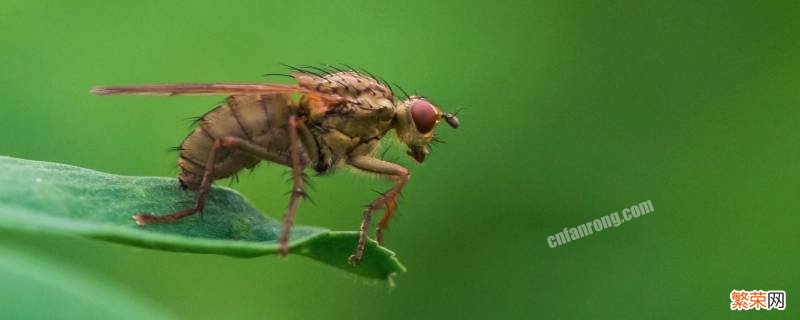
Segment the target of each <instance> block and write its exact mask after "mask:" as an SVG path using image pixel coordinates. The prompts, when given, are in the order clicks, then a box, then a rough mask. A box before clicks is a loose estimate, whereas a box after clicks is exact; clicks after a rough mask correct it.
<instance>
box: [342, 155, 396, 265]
mask: <svg viewBox="0 0 800 320" xmlns="http://www.w3.org/2000/svg"><path fill="white" fill-rule="evenodd" d="M348 164H350V165H351V166H353V167H355V168H358V169H361V170H364V171H367V172H372V173H378V174H382V175H385V176H387V177H388V178H390V179H392V180H393V181H394V186H392V188H391V189H389V190H388V191H386V192H385V193H383V194H381V195H380V196H379V197H378V198H376V199H375V200H374V201H372V203H370V204H369V206H367V208H366V209H364V219H363V220H362V221H361V231H360V234H359V238H358V246H357V247H356V251H355V253H354V254H353V255H352V256H350V263H351V264H354V265H356V264H358V263H360V262H361V258H362V257H363V256H364V247H365V245H366V242H367V233H368V231H369V225H370V220H371V219H372V213H373V212H374V211H375V210H377V209H380V208H381V207H384V206H385V207H386V212H385V214H384V218H383V220H381V223H380V226H379V228H378V232H377V233H378V237H379V239H380V240H381V241H380V242H382V240H383V230H384V229H385V228H386V226H387V225H388V223H389V219H391V217H392V215H394V209H395V208H396V201H397V196H398V195H399V194H400V190H402V189H403V186H405V184H406V182H408V179H410V178H411V175H410V174H409V172H408V169H406V168H404V167H403V166H401V165H398V164H395V163H392V162H387V161H383V160H380V159H376V158H373V157H370V156H353V157H351V158H350V159H349V160H348Z"/></svg>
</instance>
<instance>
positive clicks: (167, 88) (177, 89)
mask: <svg viewBox="0 0 800 320" xmlns="http://www.w3.org/2000/svg"><path fill="white" fill-rule="evenodd" d="M92 93H93V94H96V95H114V94H129V95H151V96H177V95H253V94H255V95H257V94H279V93H300V94H304V95H308V96H312V97H316V98H319V99H320V100H322V101H325V102H328V103H336V102H340V101H342V100H343V98H342V97H340V96H338V95H334V94H325V93H321V92H318V91H313V90H309V89H306V88H301V87H299V86H296V85H289V84H278V83H269V84H264V83H187V84H155V85H137V86H105V87H104V86H100V87H94V88H92Z"/></svg>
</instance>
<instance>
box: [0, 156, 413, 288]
mask: <svg viewBox="0 0 800 320" xmlns="http://www.w3.org/2000/svg"><path fill="white" fill-rule="evenodd" d="M0 172H2V174H0V227H5V228H14V229H21V230H27V231H38V232H51V233H67V234H78V235H82V236H87V237H90V238H95V239H102V240H107V241H113V242H118V243H124V244H129V245H134V246H140V247H146V248H152V249H159V250H167V251H179V252H193V253H212V254H221V255H228V256H236V257H254V256H261V255H268V254H274V253H277V251H278V244H277V239H278V235H279V234H280V230H281V228H282V225H281V223H279V222H278V221H276V220H273V219H271V218H268V217H266V216H265V215H263V214H261V213H260V212H259V211H258V210H257V209H256V208H254V207H253V205H252V204H251V203H250V202H249V201H247V200H246V199H244V198H243V197H242V195H240V194H239V193H237V192H236V191H234V190H232V189H229V188H224V187H214V188H213V189H212V190H211V193H210V197H209V201H208V203H207V205H206V207H205V210H204V211H205V213H204V215H203V216H202V217H200V216H199V215H196V216H192V217H188V218H185V219H182V220H181V221H178V222H173V223H166V224H154V225H146V226H143V227H141V226H138V225H136V223H134V221H133V220H132V219H131V214H133V213H135V212H155V213H166V212H174V211H177V210H179V209H182V208H184V207H187V206H190V205H191V204H192V202H193V199H194V193H192V192H187V191H183V190H181V188H179V187H178V186H177V182H176V181H175V179H169V178H155V177H128V176H117V175H111V174H107V173H102V172H97V171H93V170H89V169H84V168H79V167H74V166H69V165H64V164H57V163H49V162H40V161H30V160H22V159H15V158H9V157H0ZM357 241H358V232H351V231H346V232H345V231H330V230H327V229H323V228H317V227H309V226H294V227H293V228H292V235H291V237H290V242H289V244H290V253H292V254H299V255H303V256H306V257H309V258H311V259H314V260H317V261H321V262H323V263H326V264H329V265H332V266H335V267H337V268H341V269H344V270H346V271H349V272H353V273H355V274H358V275H361V276H364V277H368V278H374V279H386V280H390V278H391V277H392V276H393V275H394V274H396V273H398V272H402V271H405V268H404V267H403V265H402V264H400V262H399V261H398V260H397V259H396V258H395V255H394V253H393V252H391V251H389V250H388V249H386V248H383V247H380V246H378V245H377V243H376V242H375V241H372V240H370V241H369V242H368V245H367V248H366V250H365V252H364V259H363V262H362V263H361V264H360V265H359V266H351V265H350V264H348V263H347V258H348V256H349V255H350V254H351V253H352V251H353V249H354V248H355V246H356V243H357Z"/></svg>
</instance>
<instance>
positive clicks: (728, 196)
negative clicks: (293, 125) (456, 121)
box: [0, 0, 800, 319]
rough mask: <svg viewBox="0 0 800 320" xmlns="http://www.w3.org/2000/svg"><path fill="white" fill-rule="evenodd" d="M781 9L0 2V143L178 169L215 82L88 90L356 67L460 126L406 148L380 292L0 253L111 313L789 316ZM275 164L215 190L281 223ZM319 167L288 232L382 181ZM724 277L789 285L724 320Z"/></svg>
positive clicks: (293, 263)
mask: <svg viewBox="0 0 800 320" xmlns="http://www.w3.org/2000/svg"><path fill="white" fill-rule="evenodd" d="M798 17H800V3H798V2H796V1H769V2H763V1H508V2H503V3H496V2H490V1H486V2H463V1H401V2H377V1H336V2H330V1H292V2H286V1H241V2H225V1H193V2H184V1H139V2H114V1H111V2H109V1H72V2H69V1H66V2H60V1H30V0H25V1H22V0H2V1H0V97H2V106H0V110H1V111H2V113H0V154H2V155H8V156H14V157H20V158H27V159H35V160H46V161H55V162H63V163H68V164H73V165H78V166H82V167H87V168H92V169H96V170H100V171H106V172H111V173H116V174H124V175H148V176H172V175H173V174H174V173H175V171H174V170H175V169H174V164H175V154H172V153H169V152H167V151H165V150H166V149H167V148H168V147H170V146H174V145H177V144H178V143H179V142H180V140H181V139H182V138H183V137H184V136H185V134H186V133H187V132H188V130H189V129H188V126H189V123H188V121H186V120H185V119H186V118H189V117H193V116H198V115H200V114H202V113H203V112H205V111H206V110H208V109H209V108H211V107H212V106H214V105H215V104H216V103H217V102H219V101H220V99H221V98H220V97H178V98H161V97H97V96H92V95H90V94H89V88H90V87H91V86H93V85H98V84H140V83H158V82H210V81H285V80H282V79H280V78H264V77H261V76H260V75H261V74H263V73H268V72H273V73H274V72H285V71H286V69H285V68H284V67H282V66H281V65H280V63H289V64H319V63H348V64H352V65H356V66H360V67H364V68H366V69H368V70H370V71H372V72H374V73H377V74H379V75H381V76H383V77H385V78H387V79H389V80H391V81H393V82H397V83H399V84H400V85H402V86H403V87H405V88H406V89H409V90H415V91H417V92H419V93H422V94H425V95H426V96H428V97H431V98H432V99H433V100H434V101H435V102H436V103H437V104H439V105H440V106H441V107H442V108H444V109H446V110H454V109H457V108H462V107H463V108H466V110H465V111H463V112H462V113H461V121H462V124H463V127H462V128H460V129H458V130H452V129H449V128H446V127H442V128H440V129H439V134H440V136H441V137H442V138H443V139H444V140H446V141H447V144H445V145H441V146H438V148H436V150H435V151H434V154H433V155H432V156H431V157H430V158H429V159H428V160H427V161H426V163H425V164H424V165H420V166H417V165H414V164H411V162H410V161H407V160H405V159H403V160H402V161H403V163H405V164H409V165H410V167H411V168H412V171H413V179H412V181H411V183H410V184H409V185H408V188H407V189H406V190H405V198H404V199H403V201H402V202H401V204H400V213H399V214H400V216H399V217H398V218H397V219H396V220H395V221H394V223H393V225H392V228H391V230H390V231H389V233H388V241H387V246H388V247H389V248H391V249H392V250H394V251H396V253H397V254H398V256H399V258H400V259H401V261H403V262H404V264H405V265H406V266H407V268H408V272H407V273H405V274H400V275H399V276H398V277H397V278H396V282H397V285H396V287H394V288H393V289H389V288H388V287H387V286H386V285H385V284H381V283H378V284H376V283H369V282H365V281H364V280H361V279H357V278H355V277H353V276H350V275H348V274H346V273H344V272H342V271H340V270H336V269H333V268H331V267H327V266H324V265H321V264H319V263H315V262H313V261H311V260H308V259H305V258H302V257H296V256H292V257H290V258H289V259H287V260H280V259H277V258H275V257H274V256H269V257H262V258H256V259H236V258H230V257H222V256H213V255H194V254H177V253H168V252H160V251H153V250H145V249H139V248H132V247H128V246H123V245H117V244H110V243H104V242H98V241H92V240H86V239H82V238H71V237H59V236H47V235H41V234H26V233H20V232H17V231H11V230H2V231H0V244H1V246H2V247H4V248H5V249H4V250H2V251H0V252H3V253H4V254H3V255H0V259H2V262H3V263H2V264H3V265H6V266H8V265H11V266H13V265H15V264H17V262H18V261H23V262H19V263H21V264H22V265H40V266H42V265H46V266H47V268H49V269H53V270H62V273H59V274H58V275H57V276H52V273H51V279H49V280H47V279H45V280H46V281H45V282H46V283H56V284H58V285H59V286H62V287H63V288H67V290H66V291H69V292H72V295H73V296H75V295H77V296H83V298H84V299H83V300H82V301H84V303H86V301H91V302H92V303H94V304H95V305H104V306H106V307H109V308H112V310H116V311H118V312H120V313H124V314H129V315H131V314H133V315H136V314H139V313H136V312H140V311H141V310H151V311H152V310H156V311H153V312H160V313H162V314H166V315H167V316H171V317H175V318H196V319H219V318H228V319H252V318H269V319H292V318H294V319H368V318H371V319H425V318H428V319H431V318H442V319H446V318H455V319H464V318H472V319H481V318H484V319H485V318H511V319H514V318H544V319H548V318H558V319H571V318H598V319H611V318H614V319H621V318H628V319H633V318H636V319H639V318H653V319H655V318H664V319H678V318H680V319H689V318H694V319H700V318H702V319H712V318H716V319H720V318H725V319H730V318H753V317H759V318H790V317H794V318H796V317H797V316H798V311H797V310H798V308H800V279H798V271H797V270H798V269H800V259H799V258H798V255H797V249H798V240H800V236H799V235H800V233H798V227H800V214H799V212H798V208H800V198H799V197H798V196H797V195H798V192H800V190H798V182H800V170H799V168H798V163H800V161H798V160H800V151H799V150H800V146H798V143H797V141H798V137H800V133H799V132H800V130H799V128H798V126H797V125H796V124H797V122H798V119H800V117H799V116H800V105H799V103H800V94H798V92H800V91H798V88H800V59H798V58H797V57H798V54H800V36H799V35H798V31H800V19H798ZM399 153H402V150H400V152H399ZM282 173H283V169H280V168H276V167H271V168H260V169H259V170H257V171H256V172H255V173H253V174H252V175H249V176H248V175H245V176H243V177H242V179H241V182H240V183H238V184H234V185H233V187H234V188H235V189H237V190H239V191H241V192H242V193H243V194H244V195H246V196H247V197H248V198H250V199H251V200H252V201H253V202H254V203H255V204H256V205H257V206H258V207H259V208H260V209H262V210H263V211H264V212H268V213H270V215H272V216H274V217H279V216H280V215H281V214H282V212H283V209H284V208H285V205H286V198H285V196H284V193H285V190H287V188H288V187H289V185H288V184H286V183H285V182H284V178H282V177H281V174H282ZM0 174H2V173H0ZM222 183H223V184H227V182H222ZM315 183H316V191H314V192H313V196H314V198H315V201H316V203H317V204H316V205H311V204H309V203H304V204H303V205H302V206H301V210H300V213H299V223H301V224H310V225H319V226H325V227H328V228H331V229H334V230H355V229H356V228H357V227H358V224H359V221H360V206H361V205H363V204H364V203H367V202H368V201H369V200H370V199H371V198H372V197H373V196H374V194H373V193H372V192H371V191H370V189H380V188H384V187H387V186H388V184H387V183H385V182H383V181H378V180H370V179H368V178H365V177H360V176H353V175H348V174H345V173H344V172H342V173H340V174H337V175H336V176H332V177H324V178H317V179H315ZM645 200H651V201H652V202H653V205H654V207H655V212H654V213H653V214H650V215H647V216H644V217H642V218H639V219H636V220H633V221H632V222H629V223H626V224H623V225H622V227H619V228H614V229H612V230H608V231H604V232H601V233H599V234H594V235H592V236H590V237H588V238H585V239H582V240H580V241H576V242H571V243H569V244H567V245H564V246H561V247H558V248H555V249H551V248H550V247H548V245H547V242H546V237H547V236H548V235H550V234H554V233H556V232H559V231H560V230H561V229H562V228H564V227H570V226H574V225H577V224H581V223H585V222H587V221H590V220H593V219H595V218H597V217H599V216H601V215H605V214H608V213H610V212H613V211H619V210H621V209H622V208H624V207H627V206H630V205H633V204H636V203H639V202H642V201H645ZM12 253H13V254H12ZM21 255H24V258H20V257H21ZM25 261H27V262H25ZM30 261H38V262H30ZM26 263H27V264H26ZM17 265H19V264H17ZM43 268H44V267H43ZM26 270H28V271H30V272H32V277H34V278H35V277H36V271H35V270H33V271H31V269H26ZM66 270H69V271H66ZM4 279H6V280H4V282H5V283H0V287H2V288H3V289H2V291H5V292H7V293H8V292H19V290H16V289H14V290H11V289H7V288H14V285H15V284H14V283H16V285H19V286H22V287H24V288H28V289H27V290H28V291H27V292H28V293H29V294H30V297H28V296H24V297H25V299H20V296H21V294H12V293H8V294H7V297H9V296H13V297H15V298H16V300H7V299H5V300H3V301H6V303H8V301H23V302H24V303H22V304H20V303H15V305H14V307H15V308H16V309H17V310H19V309H25V308H28V309H31V310H38V311H39V312H44V313H39V314H38V315H40V316H41V315H43V314H45V315H46V314H47V312H48V310H55V312H58V310H62V309H59V308H65V309H63V310H66V309H69V308H73V309H75V308H76V306H81V303H80V302H76V303H64V300H59V299H60V298H59V297H60V296H59V295H58V294H57V293H56V292H55V291H52V290H44V289H41V290H39V289H36V288H38V287H37V286H35V285H30V284H28V285H27V286H26V285H25V284H24V283H23V284H20V283H18V282H20V281H17V282H14V281H12V280H11V279H14V277H10V276H7V277H5V278H4ZM89 282H91V283H99V284H101V285H102V286H104V287H105V288H106V289H108V290H113V291H115V292H117V294H121V295H123V296H127V297H129V298H127V300H128V301H131V302H132V303H133V302H135V303H134V304H135V305H136V306H137V307H136V308H139V309H136V310H132V309H131V310H129V309H126V308H127V307H124V306H120V307H118V308H117V307H116V304H113V303H110V304H106V303H105V301H106V300H107V299H111V300H113V299H112V298H110V297H109V295H106V294H100V293H98V292H101V291H97V290H88V289H87V290H83V289H81V288H82V286H83V285H86V283H89ZM87 287H91V286H90V285H87ZM732 289H747V290H755V289H763V290H769V289H783V290H786V291H787V296H788V302H787V306H788V309H787V310H786V311H740V312H732V311H730V310H729V307H728V304H729V302H730V299H729V296H728V295H729V293H730V291H731V290H732ZM37 290H38V291H37ZM23 292H25V291H24V290H23ZM31 292H32V293H31ZM73 298H74V297H73ZM79 300H80V299H79ZM117 300H119V299H117ZM123 300H124V299H123ZM3 301H0V306H2V305H3V304H4V302H3ZM46 301H61V302H60V303H50V302H48V303H45V302H46ZM76 301H78V300H76ZM11 307H12V306H9V305H6V306H5V307H3V309H0V315H2V313H3V310H14V308H11ZM8 308H11V309H8ZM77 309H79V310H78V311H77V312H78V313H80V307H77ZM134 309H135V308H134ZM42 310H44V311H42ZM137 310H138V311H137ZM6 312H8V311H6ZM148 312H149V311H148ZM56 314H58V313H56ZM99 314H102V313H99Z"/></svg>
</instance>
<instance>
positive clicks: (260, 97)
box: [92, 66, 459, 264]
mask: <svg viewBox="0 0 800 320" xmlns="http://www.w3.org/2000/svg"><path fill="white" fill-rule="evenodd" d="M326 67H327V69H323V68H316V67H313V70H311V69H312V68H307V69H302V68H294V67H291V68H292V69H293V70H294V71H295V72H293V73H292V74H291V77H292V78H293V79H294V80H295V81H296V84H275V83H207V84H167V85H140V86H108V87H95V88H93V89H92V93H94V94H97V95H115V94H132V95H163V96H175V95H225V96H227V98H226V100H225V102H224V104H222V105H221V106H220V107H218V108H216V109H213V110H212V111H209V112H208V113H206V114H205V115H203V116H202V117H201V118H200V119H199V120H198V126H197V128H196V129H195V130H194V132H192V133H191V134H189V136H187V137H186V138H185V139H184V140H183V142H182V143H181V145H180V147H179V148H178V150H179V152H180V156H179V158H178V167H179V169H180V173H179V175H178V181H179V183H180V185H181V187H183V188H184V189H189V190H192V191H194V192H196V200H195V203H194V205H193V206H192V207H189V208H186V209H183V210H180V211H177V212H174V213H170V214H165V215H154V214H149V213H137V214H134V215H133V219H134V220H135V221H136V223H137V224H139V225H146V224H154V223H166V222H172V221H177V220H180V219H183V218H185V217H188V216H191V215H193V214H195V213H197V212H202V211H203V208H204V205H205V202H206V200H207V197H208V192H209V190H210V188H211V184H212V183H213V182H214V181H215V180H219V179H223V178H227V177H230V176H232V175H235V174H236V173H237V172H239V171H241V170H242V169H246V168H253V167H255V166H256V165H257V164H258V163H259V162H261V161H269V162H273V163H278V164H281V165H285V166H287V167H290V168H291V170H292V190H291V195H290V198H289V206H288V208H287V210H286V213H285V214H284V217H283V230H282V232H281V236H280V238H279V245H280V246H279V253H280V255H281V256H285V255H286V254H287V253H288V241H289V234H290V230H291V227H292V225H293V224H294V221H295V215H296V211H297V206H298V203H299V202H300V201H301V200H302V199H303V198H307V197H308V194H307V193H306V191H305V182H304V178H305V175H304V170H305V169H306V168H308V167H310V168H312V169H313V170H315V171H316V172H317V173H320V174H324V173H327V172H330V171H332V170H334V169H336V168H339V167H343V166H350V167H353V168H356V169H359V170H362V171H365V172H369V173H375V174H379V175H381V176H384V177H386V178H388V179H390V180H391V181H393V183H394V184H393V186H392V187H391V188H390V189H389V190H387V191H386V192H384V193H381V194H380V195H379V196H378V197H377V198H376V199H375V200H373V201H372V202H371V203H370V204H369V205H368V206H367V207H366V208H365V209H364V212H363V218H362V221H361V227H360V236H359V240H358V245H357V246H356V248H355V252H354V253H353V255H351V256H350V258H349V262H350V263H352V264H358V263H360V262H361V259H362V257H363V254H364V247H365V244H366V240H367V237H368V228H369V226H370V220H371V219H372V215H373V213H374V212H375V211H376V210H379V209H384V215H383V218H382V219H381V221H380V222H379V224H378V227H377V230H376V238H377V241H378V243H379V244H383V237H384V231H385V230H386V229H387V227H388V226H389V221H390V220H391V219H392V217H393V216H394V213H395V212H396V209H397V198H398V195H399V194H400V191H401V190H402V189H403V187H404V186H405V185H406V183H407V182H408V181H409V178H410V177H411V175H410V173H409V170H408V169H407V168H405V167H403V166H401V165H399V164H396V163H393V162H389V161H384V160H382V159H380V158H378V157H376V156H375V151H376V150H377V148H378V144H379V142H380V140H381V139H382V138H383V137H384V136H385V135H386V134H387V133H388V132H389V131H391V130H394V132H395V133H396V135H397V137H398V139H399V140H400V141H401V142H402V143H403V144H405V145H406V146H408V152H407V154H408V155H409V156H410V157H412V158H413V159H414V160H416V161H417V162H419V163H422V162H423V161H424V160H425V156H426V155H428V154H429V153H430V149H429V148H428V146H427V145H428V144H429V143H431V142H432V141H434V140H435V138H434V132H433V131H434V130H433V129H434V128H435V126H436V125H437V124H438V123H439V122H440V121H441V120H444V121H445V122H446V123H447V124H449V125H450V126H451V127H453V128H457V127H458V126H459V121H458V118H457V117H456V115H455V114H451V113H447V112H442V111H440V110H439V108H437V107H436V106H434V105H433V104H432V103H431V102H430V101H428V100H427V99H426V98H424V97H421V96H408V95H406V98H405V99H402V100H399V99H398V98H396V97H395V96H394V93H393V92H392V89H391V87H390V86H389V85H388V84H386V83H385V82H382V81H381V80H378V79H376V77H374V76H372V75H368V74H364V73H362V72H359V71H355V70H354V69H352V68H351V69H349V70H342V69H339V68H335V67H331V66H326ZM297 96H299V98H294V97H297Z"/></svg>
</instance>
